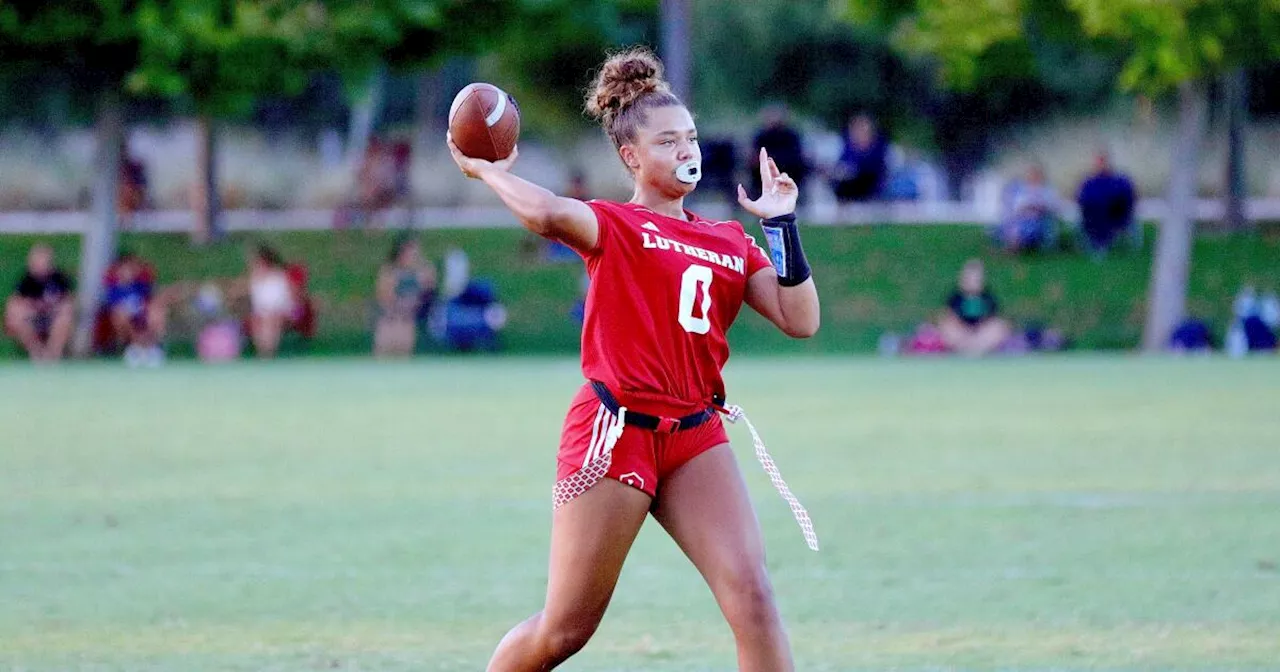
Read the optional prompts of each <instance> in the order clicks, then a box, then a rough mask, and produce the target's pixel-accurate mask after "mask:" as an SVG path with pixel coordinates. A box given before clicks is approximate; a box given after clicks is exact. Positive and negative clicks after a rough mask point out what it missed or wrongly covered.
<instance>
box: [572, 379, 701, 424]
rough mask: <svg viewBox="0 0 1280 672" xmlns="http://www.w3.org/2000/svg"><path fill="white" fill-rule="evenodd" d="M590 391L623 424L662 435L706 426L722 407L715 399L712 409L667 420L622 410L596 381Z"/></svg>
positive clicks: (626, 409) (601, 384)
mask: <svg viewBox="0 0 1280 672" xmlns="http://www.w3.org/2000/svg"><path fill="white" fill-rule="evenodd" d="M591 390H592V391H594V392H595V393H596V397H598V398H599V399H600V403H602V404H604V407H605V409H607V410H608V411H609V412H610V413H612V414H613V415H614V416H615V417H617V418H618V419H619V420H621V421H622V422H623V423H625V424H628V425H631V426H632V427H638V428H640V429H647V430H649V431H651V432H659V433H662V434H675V433H676V432H683V431H685V430H686V429H693V428H694V427H698V426H700V425H703V424H706V422H707V421H708V420H710V419H711V418H714V417H716V408H723V407H724V399H721V398H717V399H713V400H712V402H711V403H712V404H713V405H714V407H713V408H704V409H702V410H701V411H698V412H697V413H690V414H689V415H686V416H683V417H679V418H667V417H661V416H657V415H649V414H648V413H640V412H638V411H633V410H631V409H629V408H625V409H624V408H623V407H622V404H619V403H618V399H617V398H616V397H614V396H613V393H612V392H610V391H609V388H608V387H605V384H604V383H602V382H600V381H598V380H593V381H591Z"/></svg>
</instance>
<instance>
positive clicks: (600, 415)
mask: <svg viewBox="0 0 1280 672" xmlns="http://www.w3.org/2000/svg"><path fill="white" fill-rule="evenodd" d="M608 412H609V411H608V410H607V409H606V408H605V407H604V404H600V410H598V411H596V422H595V424H594V425H592V426H591V443H588V444H587V459H585V460H583V461H582V466H584V467H585V466H587V465H588V464H591V460H592V459H593V458H592V456H591V454H592V453H593V452H594V451H595V447H596V441H597V440H599V437H602V436H604V434H605V433H604V432H601V431H600V421H601V420H603V419H604V416H605V414H606V413H608Z"/></svg>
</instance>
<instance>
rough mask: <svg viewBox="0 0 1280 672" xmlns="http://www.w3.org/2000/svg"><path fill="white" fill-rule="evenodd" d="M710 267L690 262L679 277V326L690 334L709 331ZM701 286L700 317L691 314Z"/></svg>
mask: <svg viewBox="0 0 1280 672" xmlns="http://www.w3.org/2000/svg"><path fill="white" fill-rule="evenodd" d="M713 277H714V276H713V275H712V273H711V268H710V267H707V266H699V265H698V264H692V265H690V266H689V268H687V269H685V272H684V275H683V276H682V277H681V278H680V326H682V327H684V330H685V331H687V332H689V333H691V334H705V333H707V332H708V331H711V279H712V278H713ZM698 287H702V310H701V311H700V312H701V313H702V317H694V316H693V304H694V302H695V301H697V299H698Z"/></svg>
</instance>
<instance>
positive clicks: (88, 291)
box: [0, 0, 140, 353]
mask: <svg viewBox="0 0 1280 672" xmlns="http://www.w3.org/2000/svg"><path fill="white" fill-rule="evenodd" d="M131 4H132V3H129V2H126V1H125V0H65V1H60V2H43V1H41V0H22V1H19V2H14V1H12V0H10V1H8V2H4V3H3V4H0V53H3V54H4V59H3V66H2V67H3V69H4V70H5V71H6V72H7V73H10V74H14V73H16V74H20V75H21V74H25V75H31V74H35V73H57V74H58V75H61V76H63V77H65V78H67V79H74V80H75V81H76V82H77V83H78V84H79V85H80V86H81V87H83V88H84V89H85V90H87V91H88V92H89V94H90V95H91V96H92V97H93V98H95V99H96V101H97V104H96V113H95V114H96V121H95V126H96V129H95V130H96V138H97V149H96V154H95V157H94V163H93V165H94V170H95V172H96V178H97V179H96V181H95V183H94V189H93V210H94V212H95V213H96V216H95V217H94V218H93V220H92V222H93V223H92V224H91V226H90V227H89V229H88V230H87V231H85V232H84V235H83V236H82V238H81V253H80V264H79V282H78V283H77V284H78V287H79V291H78V295H77V297H78V304H79V306H78V308H79V320H77V324H78V325H79V327H78V329H77V332H76V335H75V338H74V339H73V344H72V345H73V350H75V351H76V352H79V353H84V352H87V351H88V349H89V344H90V340H91V339H90V336H91V333H92V332H91V329H92V325H93V316H94V314H95V313H96V312H97V308H98V301H99V298H100V296H101V293H102V276H103V274H104V273H105V272H106V269H107V265H108V264H109V263H110V260H111V256H112V254H113V253H114V251H115V246H116V229H117V220H118V217H117V212H116V192H117V189H118V185H119V166H120V148H121V145H122V144H123V141H124V109H123V100H122V95H121V90H122V87H123V83H124V80H125V78H126V77H127V76H128V74H129V72H130V71H131V69H132V68H133V65H134V63H136V62H137V54H138V50H139V46H140V43H139V39H138V34H137V30H136V25H135V23H134V21H133V15H132V7H131Z"/></svg>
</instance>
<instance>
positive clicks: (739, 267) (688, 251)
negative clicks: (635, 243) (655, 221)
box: [640, 231, 747, 273]
mask: <svg viewBox="0 0 1280 672" xmlns="http://www.w3.org/2000/svg"><path fill="white" fill-rule="evenodd" d="M640 236H641V238H642V240H643V241H644V248H645V249H646V250H675V251H676V252H679V253H681V254H684V255H687V256H690V257H693V258H695V259H700V260H702V261H707V262H710V263H712V264H715V265H716V266H722V267H724V268H727V269H729V270H731V271H736V272H738V273H745V272H746V271H745V269H746V266H747V261H746V259H743V258H742V257H736V256H730V255H727V254H717V253H715V252H712V251H711V250H704V249H702V248H701V247H694V246H692V245H686V244H684V243H681V242H678V241H674V240H671V239H669V238H664V237H662V236H659V235H657V234H653V233H650V232H648V231H641V232H640Z"/></svg>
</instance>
